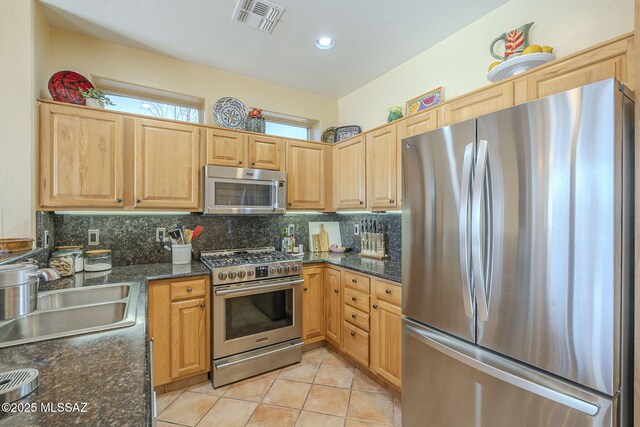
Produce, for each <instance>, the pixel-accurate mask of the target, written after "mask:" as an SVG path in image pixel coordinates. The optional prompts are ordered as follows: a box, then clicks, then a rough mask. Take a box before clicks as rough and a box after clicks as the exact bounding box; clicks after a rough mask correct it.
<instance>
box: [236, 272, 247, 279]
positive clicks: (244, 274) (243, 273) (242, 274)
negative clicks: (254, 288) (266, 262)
mask: <svg viewBox="0 0 640 427" xmlns="http://www.w3.org/2000/svg"><path fill="white" fill-rule="evenodd" d="M246 275H247V273H245V272H244V271H242V270H240V271H238V279H244V276H246Z"/></svg>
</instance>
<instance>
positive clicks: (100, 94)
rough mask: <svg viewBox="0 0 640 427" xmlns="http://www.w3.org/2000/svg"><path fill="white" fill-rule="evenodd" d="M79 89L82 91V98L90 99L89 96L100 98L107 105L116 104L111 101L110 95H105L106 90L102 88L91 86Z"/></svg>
mask: <svg viewBox="0 0 640 427" xmlns="http://www.w3.org/2000/svg"><path fill="white" fill-rule="evenodd" d="M78 90H79V91H80V96H82V98H84V99H88V98H92V99H98V100H100V101H102V102H104V103H105V104H107V105H115V104H114V103H113V102H111V100H110V99H109V97H108V96H107V95H105V94H104V92H103V91H101V90H98V89H95V88H89V89H87V90H84V89H82V88H78Z"/></svg>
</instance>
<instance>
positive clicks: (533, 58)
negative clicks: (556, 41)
mask: <svg viewBox="0 0 640 427" xmlns="http://www.w3.org/2000/svg"><path fill="white" fill-rule="evenodd" d="M554 59H556V56H555V55H554V54H553V53H543V52H541V53H530V54H528V55H520V56H515V57H511V58H509V59H507V60H506V61H504V62H503V63H502V64H498V65H496V66H495V67H493V69H492V70H491V71H489V74H487V80H489V81H490V82H492V83H495V82H497V81H500V80H502V79H506V78H507V77H511V76H515V75H516V74H520V73H524V72H525V71H527V70H530V69H531V68H534V67H537V66H538V65H542V64H546V63H547V62H549V61H552V60H554Z"/></svg>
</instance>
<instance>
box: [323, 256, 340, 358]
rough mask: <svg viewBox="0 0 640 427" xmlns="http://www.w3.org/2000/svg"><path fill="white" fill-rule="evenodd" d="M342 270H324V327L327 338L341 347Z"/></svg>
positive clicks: (328, 268) (326, 268)
mask: <svg viewBox="0 0 640 427" xmlns="http://www.w3.org/2000/svg"><path fill="white" fill-rule="evenodd" d="M340 282H341V281H340V270H337V269H334V268H330V267H325V269H324V310H325V311H324V313H325V314H324V325H325V338H326V339H327V341H329V342H331V343H332V344H334V345H336V346H337V347H340V343H341V342H342V286H341V283H340Z"/></svg>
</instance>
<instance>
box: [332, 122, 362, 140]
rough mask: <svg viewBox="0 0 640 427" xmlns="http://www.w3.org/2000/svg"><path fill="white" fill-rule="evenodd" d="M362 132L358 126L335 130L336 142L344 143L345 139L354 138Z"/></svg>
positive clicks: (342, 127)
mask: <svg viewBox="0 0 640 427" xmlns="http://www.w3.org/2000/svg"><path fill="white" fill-rule="evenodd" d="M360 132H362V129H360V126H356V125H353V126H341V127H339V128H336V142H340V141H344V140H345V139H347V138H351V137H352V136H356V135H357V134H359V133H360Z"/></svg>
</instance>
